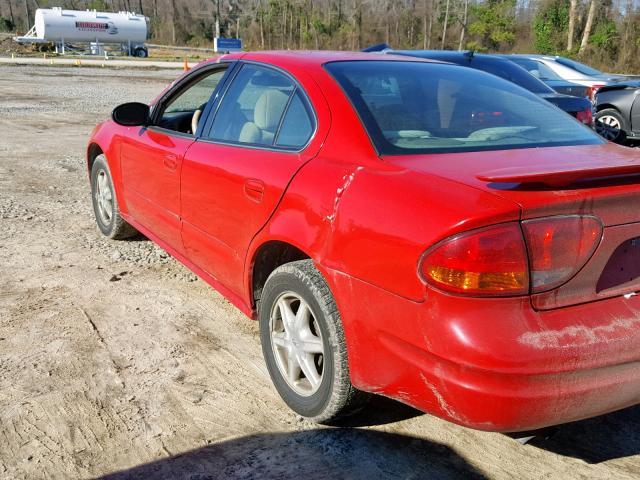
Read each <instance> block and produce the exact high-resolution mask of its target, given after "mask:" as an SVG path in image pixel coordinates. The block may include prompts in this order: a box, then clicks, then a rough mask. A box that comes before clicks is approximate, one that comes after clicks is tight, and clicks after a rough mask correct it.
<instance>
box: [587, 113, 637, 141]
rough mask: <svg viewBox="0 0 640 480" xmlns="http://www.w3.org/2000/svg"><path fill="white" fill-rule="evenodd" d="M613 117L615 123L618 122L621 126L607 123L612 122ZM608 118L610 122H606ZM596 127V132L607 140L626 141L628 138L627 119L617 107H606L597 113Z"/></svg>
mask: <svg viewBox="0 0 640 480" xmlns="http://www.w3.org/2000/svg"><path fill="white" fill-rule="evenodd" d="M612 119H613V120H614V123H615V122H617V125H618V126H619V128H618V127H617V126H611V125H610V124H607V123H610V121H611V120H612ZM607 120H609V122H607V123H604V122H606V121H607ZM595 128H596V132H597V133H598V134H599V135H600V136H602V137H603V138H604V139H605V140H609V141H611V142H615V143H624V142H625V141H626V139H627V132H628V131H629V125H628V123H627V120H626V119H625V118H624V116H622V114H621V113H620V112H619V111H618V110H616V109H615V108H605V109H604V110H600V111H599V112H598V113H596V117H595Z"/></svg>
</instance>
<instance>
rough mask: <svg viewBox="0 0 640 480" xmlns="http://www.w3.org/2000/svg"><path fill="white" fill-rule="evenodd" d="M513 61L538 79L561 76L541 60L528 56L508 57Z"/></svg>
mask: <svg viewBox="0 0 640 480" xmlns="http://www.w3.org/2000/svg"><path fill="white" fill-rule="evenodd" d="M509 60H511V61H512V62H514V63H517V64H518V65H520V66H521V67H522V68H524V69H525V70H527V71H528V72H529V73H530V74H531V75H533V76H534V77H536V78H539V79H540V80H562V77H561V76H560V75H558V74H557V73H556V72H554V71H553V70H551V69H550V68H549V67H547V66H546V65H545V64H544V63H542V62H537V61H535V60H531V59H530V58H519V57H509Z"/></svg>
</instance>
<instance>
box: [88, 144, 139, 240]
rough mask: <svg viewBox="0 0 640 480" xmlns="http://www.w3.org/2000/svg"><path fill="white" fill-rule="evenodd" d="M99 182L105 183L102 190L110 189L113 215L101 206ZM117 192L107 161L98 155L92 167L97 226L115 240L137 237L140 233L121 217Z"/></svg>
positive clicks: (92, 192) (92, 198)
mask: <svg viewBox="0 0 640 480" xmlns="http://www.w3.org/2000/svg"><path fill="white" fill-rule="evenodd" d="M100 179H103V180H100ZM98 182H103V183H102V187H101V188H104V187H106V188H108V189H109V192H110V197H111V200H110V201H107V203H109V204H110V206H111V210H110V212H111V213H110V214H109V215H106V213H105V209H104V207H103V206H101V202H100V201H99V198H100V190H99V187H98ZM115 191H116V190H115V188H114V187H113V180H112V179H111V171H110V170H109V165H108V164H107V159H106V158H105V157H104V155H98V156H97V157H96V158H95V160H94V162H93V166H92V167H91V201H92V204H93V213H94V215H95V218H96V224H97V225H98V228H99V229H100V231H101V232H102V234H103V235H105V236H106V237H109V238H112V239H114V240H122V239H125V238H130V237H133V236H135V235H137V234H138V231H137V230H136V229H135V228H133V227H132V226H131V225H129V224H128V223H127V222H126V221H125V220H124V218H122V216H121V215H120V209H119V208H118V199H117V198H116V195H115Z"/></svg>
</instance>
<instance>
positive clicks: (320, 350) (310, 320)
mask: <svg viewBox="0 0 640 480" xmlns="http://www.w3.org/2000/svg"><path fill="white" fill-rule="evenodd" d="M270 335H271V347H272V349H273V353H274V357H275V360H276V364H277V366H278V369H279V370H280V373H281V374H282V377H283V378H284V379H285V381H286V382H287V384H288V385H289V387H291V389H293V391H295V392H296V393H297V394H298V395H301V396H305V397H306V396H310V395H313V394H314V393H315V392H316V391H317V390H318V388H319V387H320V384H321V383H322V378H323V374H324V368H323V364H324V343H323V341H322V333H321V331H320V328H319V326H318V322H317V320H316V318H315V316H314V314H313V311H312V310H311V308H310V307H309V305H308V304H307V302H305V301H304V300H303V299H302V298H301V297H300V296H299V295H297V294H295V293H293V292H286V293H283V294H282V295H281V296H280V297H279V298H278V300H277V301H276V302H275V303H274V307H273V309H272V311H271V317H270Z"/></svg>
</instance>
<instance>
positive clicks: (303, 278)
mask: <svg viewBox="0 0 640 480" xmlns="http://www.w3.org/2000/svg"><path fill="white" fill-rule="evenodd" d="M290 294H294V295H296V296H299V297H300V298H301V299H302V300H304V301H305V302H306V304H307V305H308V306H309V308H310V311H311V314H312V316H311V318H312V319H313V318H315V322H314V325H316V327H315V328H316V329H318V328H319V330H320V333H321V338H322V345H323V349H324V350H323V354H321V358H319V359H318V361H317V363H318V364H320V363H321V365H322V367H321V368H322V373H321V381H320V382H319V386H318V387H316V388H317V390H316V391H315V393H313V394H311V395H301V394H299V393H298V392H296V391H295V390H294V388H293V387H292V386H290V384H289V382H288V380H286V378H285V375H284V373H283V372H282V371H281V369H280V367H279V366H278V364H279V363H278V362H279V360H277V359H276V353H275V352H274V347H273V343H272V335H271V332H272V323H273V322H274V321H276V322H277V321H278V320H273V319H272V317H274V318H277V317H278V314H277V313H274V312H275V311H276V308H277V307H276V304H277V302H278V300H279V299H282V298H284V296H286V295H290ZM298 308H299V307H298ZM277 311H278V312H279V310H277ZM258 316H259V321H260V340H261V343H262V352H263V354H264V359H265V362H266V364H267V369H268V371H269V375H270V376H271V380H272V381H273V384H274V386H275V387H276V390H277V391H278V393H279V394H280V396H281V397H282V399H283V400H284V402H285V403H286V404H287V405H288V406H289V407H290V408H291V409H292V410H293V411H295V412H296V413H298V414H299V415H302V416H303V417H307V418H309V419H310V420H313V421H315V422H317V423H324V424H336V423H337V421H338V420H339V419H341V418H343V417H346V416H349V415H351V414H353V413H356V412H357V411H358V410H360V409H361V408H362V407H363V406H364V404H365V403H366V400H367V398H369V395H368V394H366V393H364V392H362V391H360V390H357V389H356V388H355V387H353V385H351V381H350V378H349V365H348V361H347V346H346V343H345V338H344V331H343V328H342V322H341V320H340V314H339V312H338V309H337V306H336V303H335V300H334V298H333V295H332V294H331V291H330V290H329V287H328V285H327V282H326V281H325V280H324V278H323V277H322V274H321V273H320V272H319V271H318V270H317V269H316V268H315V266H314V265H313V262H312V261H311V260H300V261H297V262H291V263H287V264H285V265H282V266H280V267H278V268H277V269H276V270H274V271H273V272H272V273H271V275H270V276H269V278H268V279H267V282H266V284H265V286H264V289H263V291H262V295H261V299H260V304H259V309H258ZM318 336H320V335H318ZM300 375H301V377H303V376H304V374H303V373H301V374H300ZM302 381H304V378H303V379H302Z"/></svg>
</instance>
